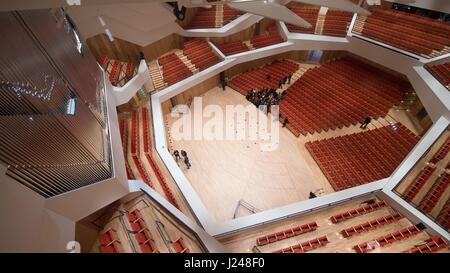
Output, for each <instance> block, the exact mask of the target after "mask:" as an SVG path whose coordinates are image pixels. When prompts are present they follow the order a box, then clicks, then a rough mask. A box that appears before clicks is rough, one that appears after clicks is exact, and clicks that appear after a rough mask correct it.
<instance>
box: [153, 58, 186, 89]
mask: <svg viewBox="0 0 450 273" xmlns="http://www.w3.org/2000/svg"><path fill="white" fill-rule="evenodd" d="M158 63H159V65H160V66H161V68H162V69H161V70H162V75H163V78H164V82H166V83H167V84H168V85H171V84H174V83H176V82H179V81H181V80H183V79H185V78H187V77H189V76H191V75H192V71H191V70H189V68H188V67H187V66H186V64H185V63H184V62H183V61H182V60H181V59H180V58H179V57H178V56H177V55H176V54H175V53H170V54H168V55H165V56H163V57H160V58H159V59H158Z"/></svg>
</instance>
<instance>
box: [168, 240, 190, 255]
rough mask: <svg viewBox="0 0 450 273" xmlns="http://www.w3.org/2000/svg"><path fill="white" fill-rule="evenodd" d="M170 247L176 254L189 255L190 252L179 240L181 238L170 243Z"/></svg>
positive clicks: (182, 241)
mask: <svg viewBox="0 0 450 273" xmlns="http://www.w3.org/2000/svg"><path fill="white" fill-rule="evenodd" d="M172 247H173V249H174V250H175V252H176V253H190V252H191V250H190V249H189V248H188V247H187V246H186V244H185V243H184V240H183V238H181V237H180V238H179V239H178V240H176V241H175V242H173V243H172Z"/></svg>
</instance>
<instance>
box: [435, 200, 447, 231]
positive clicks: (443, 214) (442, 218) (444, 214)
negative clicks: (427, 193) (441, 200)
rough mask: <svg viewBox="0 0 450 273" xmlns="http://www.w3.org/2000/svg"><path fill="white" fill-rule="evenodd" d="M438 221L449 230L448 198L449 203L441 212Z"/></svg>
mask: <svg viewBox="0 0 450 273" xmlns="http://www.w3.org/2000/svg"><path fill="white" fill-rule="evenodd" d="M436 221H437V222H438V223H439V224H441V225H442V226H443V227H444V228H446V229H447V230H448V229H450V199H448V200H447V203H445V206H444V207H443V208H442V210H441V211H440V212H439V215H438V216H437V218H436Z"/></svg>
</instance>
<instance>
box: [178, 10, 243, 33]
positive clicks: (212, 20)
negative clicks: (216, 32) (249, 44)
mask: <svg viewBox="0 0 450 273" xmlns="http://www.w3.org/2000/svg"><path fill="white" fill-rule="evenodd" d="M218 8H219V7H218V5H214V6H212V7H211V8H199V10H198V11H197V12H196V13H195V15H194V16H193V17H192V19H191V21H190V22H189V23H188V25H187V26H186V29H196V28H216V27H222V26H225V25H226V24H228V23H230V22H231V21H233V20H234V19H236V18H237V17H239V16H241V15H242V14H243V12H241V11H238V10H235V9H233V8H231V7H230V6H228V5H223V11H222V13H221V15H220V14H219V12H218ZM220 16H222V18H220ZM217 22H222V23H221V24H216V23H217Z"/></svg>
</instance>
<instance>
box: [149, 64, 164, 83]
mask: <svg viewBox="0 0 450 273" xmlns="http://www.w3.org/2000/svg"><path fill="white" fill-rule="evenodd" d="M148 70H149V71H150V77H151V78H152V80H153V85H154V87H155V89H162V88H164V87H166V86H167V84H166V83H165V82H164V79H163V76H162V73H161V70H160V69H159V65H158V62H157V61H156V60H155V61H152V62H150V63H149V64H148Z"/></svg>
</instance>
